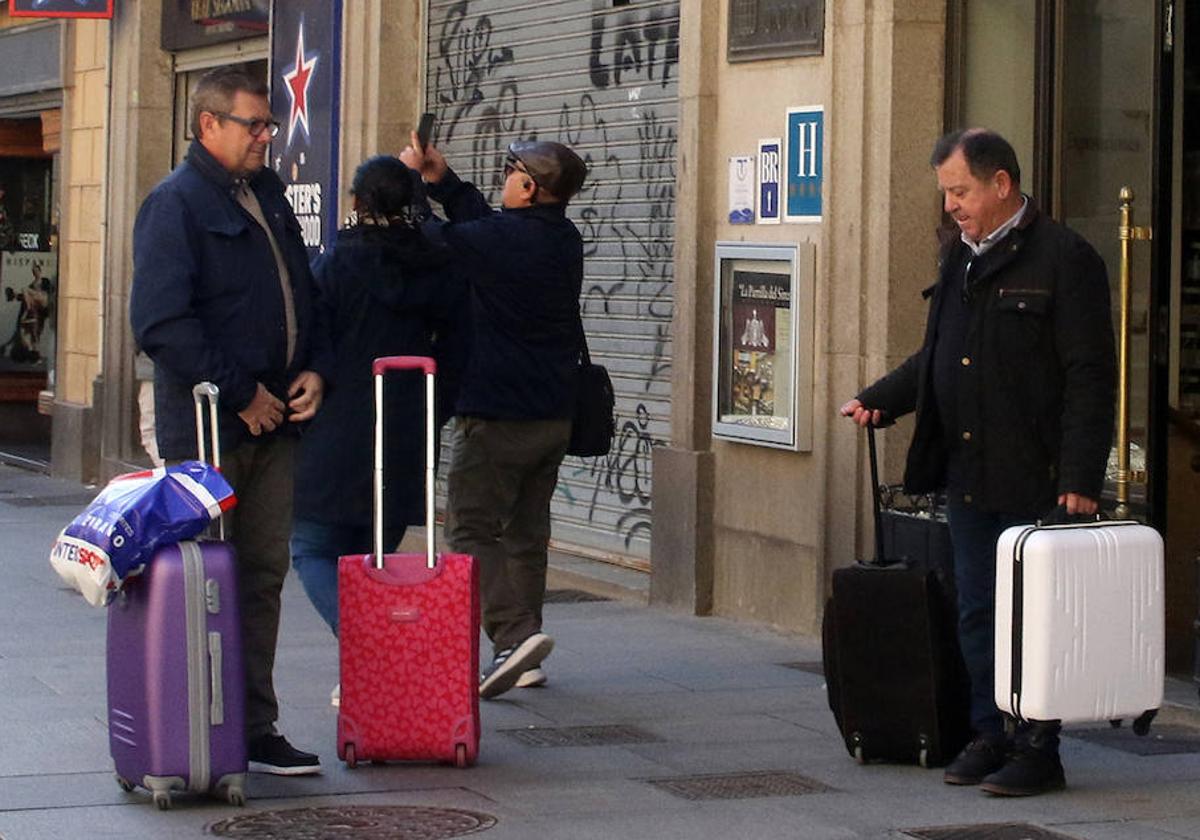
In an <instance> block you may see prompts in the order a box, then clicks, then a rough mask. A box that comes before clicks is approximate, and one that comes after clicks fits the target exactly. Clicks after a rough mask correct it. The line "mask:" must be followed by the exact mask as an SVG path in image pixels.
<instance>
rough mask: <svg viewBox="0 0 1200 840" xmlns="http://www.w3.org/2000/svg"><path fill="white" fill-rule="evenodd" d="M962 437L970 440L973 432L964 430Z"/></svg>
mask: <svg viewBox="0 0 1200 840" xmlns="http://www.w3.org/2000/svg"><path fill="white" fill-rule="evenodd" d="M962 439H963V440H970V439H971V433H970V432H963V433H962Z"/></svg>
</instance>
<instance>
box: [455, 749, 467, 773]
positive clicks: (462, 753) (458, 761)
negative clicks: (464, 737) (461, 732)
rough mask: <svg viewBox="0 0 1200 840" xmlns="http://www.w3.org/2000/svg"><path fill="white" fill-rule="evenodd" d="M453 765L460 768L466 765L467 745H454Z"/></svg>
mask: <svg viewBox="0 0 1200 840" xmlns="http://www.w3.org/2000/svg"><path fill="white" fill-rule="evenodd" d="M454 766H455V767H457V768H459V769H460V770H461V769H462V768H464V767H466V766H467V745H466V744H455V745H454Z"/></svg>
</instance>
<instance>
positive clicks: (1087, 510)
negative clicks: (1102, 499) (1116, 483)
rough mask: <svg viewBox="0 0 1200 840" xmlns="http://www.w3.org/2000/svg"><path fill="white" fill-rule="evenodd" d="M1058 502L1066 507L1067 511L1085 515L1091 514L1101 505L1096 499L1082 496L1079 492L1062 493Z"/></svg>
mask: <svg viewBox="0 0 1200 840" xmlns="http://www.w3.org/2000/svg"><path fill="white" fill-rule="evenodd" d="M1058 503H1059V504H1060V505H1064V506H1065V507H1066V509H1067V513H1070V514H1076V513H1078V514H1082V515H1084V516H1091V515H1092V514H1093V513H1095V512H1096V510H1097V509H1098V508H1099V507H1100V505H1099V504H1098V503H1097V502H1096V500H1095V499H1089V498H1088V497H1087V496H1080V495H1079V494H1078V493H1060V494H1059V496H1058Z"/></svg>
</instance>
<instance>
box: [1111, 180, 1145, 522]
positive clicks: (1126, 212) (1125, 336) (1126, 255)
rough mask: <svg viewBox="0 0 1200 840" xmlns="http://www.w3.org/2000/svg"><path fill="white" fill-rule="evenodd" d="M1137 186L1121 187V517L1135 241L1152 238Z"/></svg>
mask: <svg viewBox="0 0 1200 840" xmlns="http://www.w3.org/2000/svg"><path fill="white" fill-rule="evenodd" d="M1132 205H1133V190H1132V189H1131V188H1129V187H1121V222H1120V226H1119V227H1118V228H1117V235H1118V237H1119V238H1120V240H1121V277H1120V294H1121V311H1120V322H1119V323H1120V327H1119V331H1118V335H1117V507H1116V510H1115V511H1114V514H1115V515H1116V517H1117V518H1118V519H1125V518H1128V516H1129V482H1130V472H1129V310H1130V308H1131V307H1132V299H1133V291H1132V288H1133V284H1132V282H1131V279H1130V278H1131V274H1132V265H1131V264H1132V247H1133V246H1132V243H1133V240H1135V239H1147V240H1148V239H1150V238H1151V235H1152V234H1151V231H1150V228H1148V227H1135V226H1134V224H1133V206H1132Z"/></svg>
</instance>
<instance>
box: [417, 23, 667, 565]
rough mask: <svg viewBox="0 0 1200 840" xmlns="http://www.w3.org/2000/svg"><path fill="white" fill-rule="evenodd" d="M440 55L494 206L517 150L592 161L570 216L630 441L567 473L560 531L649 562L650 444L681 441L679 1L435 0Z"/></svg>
mask: <svg viewBox="0 0 1200 840" xmlns="http://www.w3.org/2000/svg"><path fill="white" fill-rule="evenodd" d="M427 46H428V49H427V62H428V66H427V67H426V103H427V105H426V107H427V108H428V109H429V110H431V111H433V112H434V113H436V114H437V117H438V122H437V128H436V129H435V134H434V140H435V142H436V144H437V145H438V147H439V148H441V149H442V151H443V152H445V154H446V157H447V159H448V160H449V161H450V164H451V165H452V166H453V167H454V169H455V171H456V172H458V173H459V175H460V176H462V177H463V178H464V179H465V180H468V181H472V182H473V183H474V184H475V185H476V186H477V187H479V189H480V190H481V191H482V192H483V193H484V195H486V196H487V197H488V200H489V201H490V202H491V203H492V205H493V206H498V204H499V200H500V191H501V189H502V186H503V179H502V175H501V171H502V167H503V163H504V155H505V150H506V149H507V147H508V144H509V143H511V142H512V141H514V140H525V139H543V140H557V141H559V142H562V143H566V144H568V145H570V146H571V147H573V148H574V149H575V150H576V151H577V152H578V153H579V154H580V155H581V156H582V157H583V158H584V160H585V161H586V162H587V164H588V168H589V176H588V180H587V183H586V184H585V186H584V189H583V191H582V192H581V193H580V194H579V195H578V196H577V197H576V198H575V199H574V200H573V201H572V202H571V205H570V210H569V215H570V217H571V219H572V220H573V221H574V222H575V223H576V225H577V226H578V227H579V230H580V233H581V234H582V235H583V240H584V254H585V258H584V259H585V262H584V282H583V295H582V298H581V301H580V303H581V307H582V311H583V319H584V327H585V329H586V330H587V335H588V344H589V347H590V349H591V354H592V357H593V359H595V360H596V361H598V362H600V363H601V364H604V365H605V366H606V367H607V368H608V369H609V372H610V374H611V375H612V378H613V384H614V386H615V388H616V392H617V413H618V434H617V439H616V440H615V441H614V443H613V448H612V451H611V452H610V453H609V454H608V455H607V456H606V457H602V458H587V459H580V458H572V457H568V458H567V459H566V461H565V462H564V463H563V466H562V469H561V470H560V472H559V483H558V488H557V491H556V494H555V499H554V502H553V504H552V506H551V511H552V518H553V533H554V537H555V539H557V540H560V541H563V542H567V543H574V544H579V545H584V546H588V547H591V548H596V549H601V550H604V551H611V552H619V553H623V554H629V555H633V556H637V557H648V556H649V544H650V543H649V540H650V523H651V475H650V463H651V448H652V446H654V445H656V444H660V443H663V442H665V441H666V440H668V439H669V436H670V397H671V394H670V368H671V314H672V309H673V305H674V295H673V285H672V281H673V247H674V216H675V159H676V154H677V149H676V122H677V114H678V101H677V100H678V88H677V76H678V64H679V3H678V2H677V0H675V2H637V3H629V4H626V5H621V6H617V7H615V8H614V7H613V3H612V0H603V2H601V0H543V2H521V1H520V0H456V2H448V3H447V2H437V1H436V0H434V1H433V2H431V4H430V16H429V33H428V45H427ZM442 474H443V475H444V474H445V471H444V470H443V471H442Z"/></svg>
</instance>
